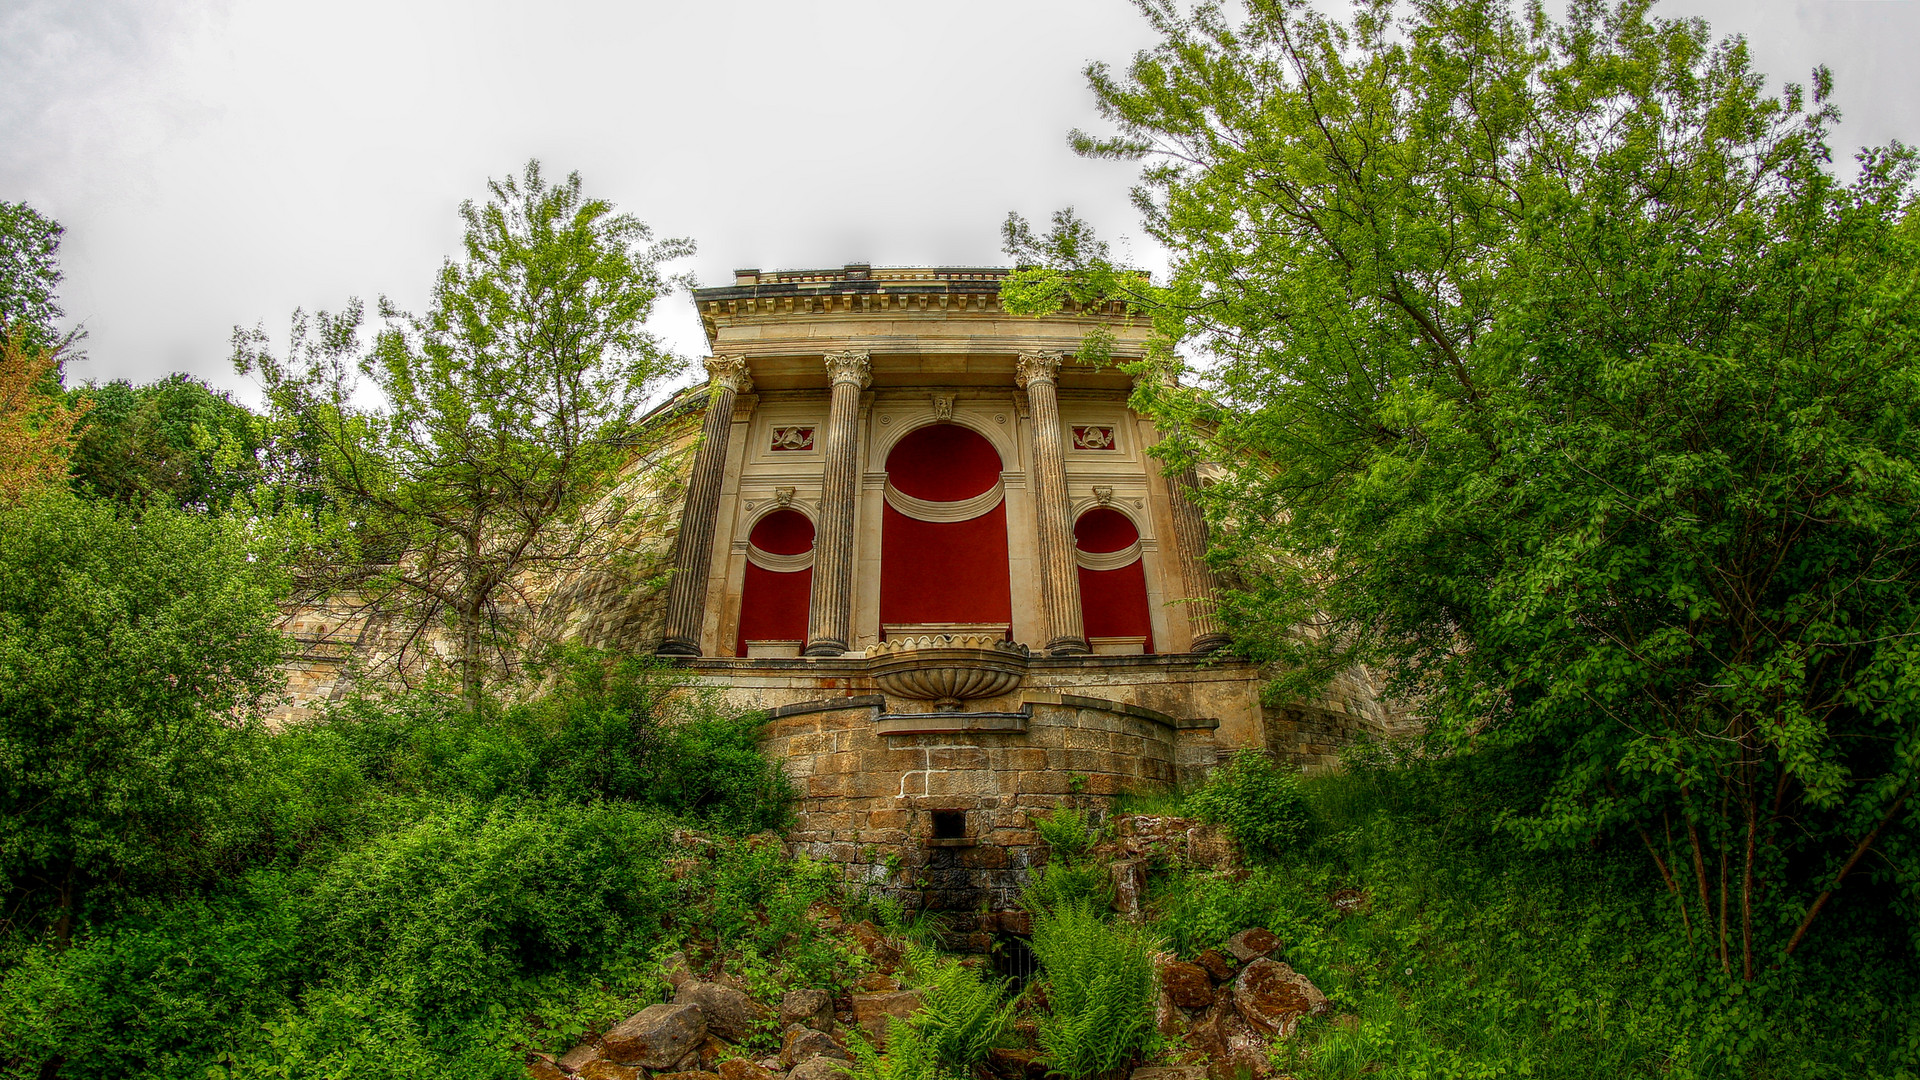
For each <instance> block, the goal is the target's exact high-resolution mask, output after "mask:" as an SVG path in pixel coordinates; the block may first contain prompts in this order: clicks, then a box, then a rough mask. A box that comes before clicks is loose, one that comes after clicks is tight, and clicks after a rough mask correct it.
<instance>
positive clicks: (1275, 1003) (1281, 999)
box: [1233, 960, 1332, 1035]
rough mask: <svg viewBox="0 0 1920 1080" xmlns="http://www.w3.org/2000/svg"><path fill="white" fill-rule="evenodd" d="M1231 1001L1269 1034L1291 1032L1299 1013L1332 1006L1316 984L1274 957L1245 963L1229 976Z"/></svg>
mask: <svg viewBox="0 0 1920 1080" xmlns="http://www.w3.org/2000/svg"><path fill="white" fill-rule="evenodd" d="M1233 1001H1234V1005H1235V1007H1236V1008H1237V1009H1238V1010H1239V1012H1240V1016H1241V1018H1242V1019H1244V1020H1246V1022H1247V1023H1249V1024H1251V1025H1253V1026H1254V1027H1256V1028H1258V1029H1259V1030H1261V1031H1264V1032H1266V1033H1267V1034H1269V1035H1292V1034H1293V1029H1294V1027H1295V1026H1297V1025H1298V1024H1299V1022H1300V1018H1301V1017H1302V1016H1321V1015H1324V1014H1325V1013H1327V1012H1328V1011H1330V1010H1331V1008H1332V1006H1331V1005H1329V1004H1328V1003H1327V995H1325V994H1323V993H1321V992H1320V988H1319V987H1317V986H1315V985H1313V983H1311V982H1309V981H1308V980H1307V977H1306V976H1305V975H1302V974H1300V973H1299V972H1297V971H1295V970H1293V969H1292V968H1290V967H1288V966H1287V965H1285V964H1283V963H1281V962H1279V961H1278V960H1255V961H1254V962H1253V963H1251V964H1248V965H1247V967H1246V970H1245V971H1242V972H1241V973H1240V977H1239V978H1237V979H1235V980H1233Z"/></svg>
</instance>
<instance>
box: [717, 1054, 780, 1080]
mask: <svg viewBox="0 0 1920 1080" xmlns="http://www.w3.org/2000/svg"><path fill="white" fill-rule="evenodd" d="M715 1068H716V1071H717V1072H718V1073H719V1075H720V1080H777V1078H778V1076H779V1074H778V1073H775V1072H774V1071H773V1070H772V1069H769V1068H766V1067H764V1066H761V1065H756V1064H754V1063H753V1062H751V1061H748V1060H747V1059H746V1058H731V1059H729V1060H727V1061H723V1062H721V1063H720V1064H719V1065H718V1066H716V1067H715Z"/></svg>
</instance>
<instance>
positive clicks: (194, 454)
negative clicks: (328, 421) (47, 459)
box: [69, 374, 264, 513]
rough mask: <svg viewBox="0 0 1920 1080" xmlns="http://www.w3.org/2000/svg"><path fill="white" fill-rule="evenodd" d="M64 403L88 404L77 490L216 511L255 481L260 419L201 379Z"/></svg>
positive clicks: (111, 387) (91, 394) (114, 390)
mask: <svg viewBox="0 0 1920 1080" xmlns="http://www.w3.org/2000/svg"><path fill="white" fill-rule="evenodd" d="M69 397H73V398H83V399H85V400H87V401H90V402H91V403H92V408H91V410H90V411H89V412H88V413H87V416H86V419H85V421H84V422H83V423H82V424H81V426H80V432H79V439H78V440H77V442H76V443H75V445H74V450H73V461H72V473H73V475H72V482H73V486H74V489H75V490H76V491H79V492H81V493H83V494H88V495H92V496H95V497H98V498H107V499H114V500H116V501H119V502H123V503H126V504H128V505H132V506H139V505H145V504H146V503H148V502H153V501H160V502H167V503H171V504H173V505H175V506H179V507H183V508H191V509H197V510H203V511H210V512H213V513H219V512H221V511H224V510H227V509H229V508H230V507H231V506H232V505H233V501H234V499H235V498H236V497H239V496H242V495H245V494H247V493H248V492H249V491H250V490H251V489H252V488H253V487H254V486H255V485H256V484H258V483H259V482H260V479H261V475H262V471H261V464H260V458H261V456H262V452H263V449H264V448H263V446H262V425H261V423H260V419H259V418H258V417H256V416H254V414H253V413H252V411H251V410H249V409H248V408H247V407H246V406H244V405H241V404H239V403H237V402H235V401H234V400H233V399H232V398H231V397H229V396H228V395H227V394H225V393H223V392H221V391H216V390H214V389H213V388H212V387H210V386H208V385H207V384H206V383H204V382H202V381H200V380H199V379H196V378H193V377H192V376H189V375H181V374H174V375H169V376H167V377H166V378H164V379H161V380H159V381H157V382H153V383H149V384H147V385H145V386H138V387H136V386H134V385H132V384H131V383H129V382H127V381H126V380H124V379H119V380H115V381H113V382H111V383H108V384H107V385H105V386H89V387H87V388H85V389H84V390H78V391H74V392H73V393H71V394H69Z"/></svg>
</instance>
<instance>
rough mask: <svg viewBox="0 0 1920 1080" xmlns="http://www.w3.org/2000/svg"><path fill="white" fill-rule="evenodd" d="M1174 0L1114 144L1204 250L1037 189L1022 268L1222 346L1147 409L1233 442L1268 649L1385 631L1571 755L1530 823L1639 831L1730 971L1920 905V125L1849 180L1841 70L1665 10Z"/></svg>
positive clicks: (1230, 558) (1247, 589) (1236, 492)
mask: <svg viewBox="0 0 1920 1080" xmlns="http://www.w3.org/2000/svg"><path fill="white" fill-rule="evenodd" d="M1140 6H1141V8H1142V10H1143V11H1144V12H1145V13H1146V14H1147V16H1148V18H1149V19H1150V20H1151V21H1152V22H1153V24H1154V25H1155V27H1156V28H1157V29H1158V31H1159V33H1160V35H1161V38H1162V41H1161V44H1160V45H1158V46H1157V47H1156V48H1154V49H1152V50H1150V51H1148V52H1145V53H1142V54H1140V55H1139V56H1138V57H1137V58H1136V59H1135V60H1134V62H1133V64H1132V66H1131V67H1130V68H1129V69H1128V71H1127V72H1126V73H1125V74H1124V75H1118V74H1116V73H1114V72H1113V71H1111V70H1110V69H1108V68H1107V67H1105V66H1103V65H1094V66H1093V67H1092V68H1090V69H1089V73H1088V74H1089V77H1090V79H1091V81H1092V84H1093V88H1094V90H1095V93H1096V95H1097V96H1098V98H1099V102H1100V107H1101V109H1102V112H1103V113H1104V115H1105V116H1106V117H1107V118H1108V119H1110V120H1111V121H1113V122H1114V124H1115V126H1116V127H1117V129H1118V130H1117V132H1116V133H1115V134H1114V135H1112V136H1111V137H1099V138H1097V137H1093V136H1089V135H1083V134H1076V136H1075V141H1076V145H1077V146H1078V147H1079V148H1080V149H1081V150H1082V151H1083V152H1085V153H1089V154H1094V155H1099V156H1106V157H1112V158H1118V159H1124V160H1134V161H1141V162H1144V170H1143V172H1142V179H1141V184H1140V186H1139V187H1138V188H1137V189H1136V202H1137V203H1138V205H1139V206H1140V207H1141V209H1142V211H1143V212H1144V214H1145V217H1146V223H1147V228H1148V230H1149V231H1150V232H1151V233H1152V235H1153V236H1154V237H1155V238H1156V239H1157V240H1159V241H1160V242H1161V243H1163V244H1164V245H1166V247H1167V248H1168V250H1169V251H1171V252H1172V254H1173V271H1174V273H1173V279H1172V281H1171V282H1170V283H1168V284H1167V285H1165V286H1162V287H1158V288H1155V287H1152V286H1150V285H1147V284H1146V283H1144V281H1143V280H1142V279H1141V278H1139V277H1138V276H1137V275H1127V274H1124V273H1122V272H1121V271H1119V270H1118V269H1117V268H1114V267H1113V266H1111V264H1109V263H1107V262H1106V261H1104V260H1103V259H1102V258H1100V257H1099V255H1100V253H1099V252H1097V251H1095V252H1093V253H1092V257H1089V256H1088V254H1087V252H1088V241H1087V238H1086V237H1085V236H1084V234H1075V233H1073V232H1072V231H1071V230H1069V229H1068V228H1067V227H1066V226H1069V225H1075V224H1077V223H1075V222H1074V221H1073V219H1072V218H1071V215H1068V216H1066V217H1065V218H1063V219H1062V220H1061V221H1058V222H1056V227H1055V229H1054V230H1053V232H1052V233H1051V234H1049V235H1046V236H1036V235H1034V234H1033V232H1032V231H1031V230H1030V229H1027V228H1026V227H1025V225H1024V223H1022V222H1019V221H1018V220H1017V219H1016V220H1013V221H1011V222H1010V224H1009V228H1008V242H1009V245H1010V249H1011V250H1013V251H1014V252H1015V254H1016V255H1017V256H1019V257H1021V258H1022V259H1024V260H1026V261H1028V262H1030V263H1034V264H1037V265H1035V266H1033V267H1031V268H1030V269H1028V270H1026V271H1025V272H1023V273H1022V274H1021V275H1018V276H1017V277H1016V278H1015V280H1014V281H1013V282H1012V283H1011V284H1010V287H1009V290H1008V292H1009V297H1010V301H1011V302H1012V303H1013V304H1016V305H1021V306H1024V307H1026V308H1027V309H1028V310H1032V311H1045V310H1048V309H1049V308H1050V307H1052V306H1055V305H1057V304H1059V303H1061V302H1062V299H1063V298H1070V297H1073V296H1074V295H1076V293H1078V292H1092V293H1100V294H1103V295H1120V296H1124V297H1127V298H1129V299H1131V300H1132V301H1133V302H1134V303H1135V304H1136V306H1137V307H1138V308H1139V309H1140V310H1141V311H1142V312H1144V313H1146V314H1148V315H1149V316H1150V317H1152V318H1153V319H1154V320H1155V322H1156V325H1157V327H1158V328H1159V330H1160V332H1161V335H1162V336H1163V338H1165V339H1166V340H1168V341H1172V340H1176V339H1185V340H1186V341H1188V342H1190V343H1191V344H1192V345H1193V346H1194V347H1195V348H1197V349H1199V350H1200V351H1201V352H1202V353H1204V354H1205V355H1206V356H1207V357H1208V358H1209V359H1210V360H1211V361H1212V366H1211V367H1210V368H1209V371H1208V374H1207V376H1206V378H1205V379H1204V390H1205V391H1206V392H1207V396H1205V397H1202V396H1200V395H1199V394H1196V393H1194V392H1192V391H1183V390H1181V389H1178V388H1176V387H1171V386H1168V385H1166V384H1165V383H1154V384H1151V385H1148V386H1147V387H1146V388H1145V389H1144V390H1143V392H1142V395H1141V401H1140V405H1141V407H1142V408H1145V409H1150V410H1153V411H1156V412H1158V413H1159V414H1160V415H1161V416H1162V417H1163V418H1165V420H1166V421H1167V423H1169V425H1170V426H1173V427H1174V428H1176V429H1179V430H1185V431H1200V430H1204V431H1210V432H1212V435H1211V439H1210V441H1211V443H1212V445H1211V446H1210V447H1209V448H1208V453H1210V454H1212V455H1215V456H1217V459H1218V460H1219V461H1221V462H1224V463H1226V466H1227V469H1228V477H1227V479H1226V480H1225V482H1223V483H1221V484H1218V485H1215V486H1214V487H1212V488H1210V489H1209V490H1208V491H1207V492H1206V493H1205V494H1204V498H1205V500H1206V502H1207V504H1208V505H1207V509H1208V511H1209V514H1210V516H1211V518H1212V519H1213V520H1214V521H1215V523H1216V524H1217V525H1218V526H1219V534H1220V536H1221V537H1222V541H1221V543H1220V546H1219V550H1217V551H1216V552H1215V553H1214V558H1216V559H1217V560H1218V561H1219V563H1220V565H1221V566H1222V568H1223V569H1224V570H1227V571H1229V572H1230V573H1231V574H1232V575H1233V576H1234V577H1236V578H1237V580H1238V581H1239V582H1240V587H1239V588H1237V589H1235V590H1233V592H1232V594H1231V595H1230V596H1229V597H1228V598H1227V603H1226V604H1225V614H1226V616H1227V617H1228V618H1229V619H1230V621H1231V623H1232V625H1233V627H1234V629H1235V631H1236V635H1237V642H1238V644H1237V648H1238V649H1239V650H1240V651H1241V652H1242V653H1243V654H1245V655H1248V656H1251V657H1254V658H1256V659H1261V660H1271V661H1280V662H1283V663H1284V664H1286V665H1289V666H1291V667H1292V668H1294V669H1295V670H1296V671H1298V672H1299V673H1300V674H1299V675H1298V676H1297V677H1296V678H1295V679H1294V680H1293V684H1294V686H1295V688H1301V687H1304V686H1305V685H1307V684H1309V683H1311V682H1312V681H1313V680H1314V679H1316V678H1320V677H1324V676H1325V675H1327V674H1329V673H1330V672H1332V671H1334V670H1337V669H1338V668H1340V667H1343V666H1345V665H1346V664H1348V663H1351V662H1353V661H1354V660H1368V661H1371V662H1375V663H1379V664H1383V665H1387V666H1388V667H1390V668H1391V670H1393V671H1394V672H1396V673H1397V680H1398V681H1397V687H1398V689H1399V690H1400V691H1401V692H1402V693H1405V694H1408V695H1409V696H1413V697H1417V698H1418V699H1419V700H1420V701H1421V703H1422V707H1423V710H1424V711H1425V712H1426V714H1427V716H1428V717H1429V720H1430V724H1431V726H1432V727H1433V728H1434V729H1435V730H1437V731H1440V732H1443V733H1447V734H1450V735H1451V736H1453V737H1454V738H1456V739H1457V740H1459V741H1460V742H1462V743H1463V744H1468V745H1475V744H1479V745H1486V744H1518V745H1523V746H1526V747H1528V748H1530V749H1531V750H1532V751H1533V752H1534V753H1536V754H1538V755H1540V756H1541V757H1543V758H1544V759H1546V760H1549V761H1551V762H1553V763H1554V766H1555V769H1556V770H1557V781H1556V782H1555V783H1554V784H1553V785H1552V787H1551V789H1550V790H1549V791H1547V792H1546V794H1545V796H1544V798H1543V799H1542V803H1541V806H1540V808H1539V810H1538V812H1537V813H1534V814H1529V815H1522V816H1516V817H1514V818H1512V819H1511V820H1510V821H1509V822H1508V824H1509V825H1510V827H1512V828H1514V829H1516V830H1518V831H1519V832H1521V833H1522V834H1523V835H1525V836H1527V837H1529V838H1531V839H1532V840H1533V841H1535V842H1537V843H1540V844H1574V843H1578V842H1583V841H1587V840H1590V839H1593V838H1595V837H1598V836H1602V835H1608V834H1618V835H1623V836H1625V837H1628V838H1635V837H1637V838H1638V841H1641V842H1644V846H1645V849H1646V851H1647V852H1648V854H1649V856H1650V857H1651V859H1652V862H1653V863H1654V864H1655V865H1656V866H1657V868H1658V870H1659V873H1660V876H1661V880H1662V881H1664V882H1665V884H1666V887H1667V889H1668V890H1669V891H1670V893H1671V895H1672V897H1673V899H1674V901H1675V903H1676V906H1677V908H1678V910H1679V915H1680V918H1681V919H1682V920H1683V921H1684V922H1685V924H1686V926H1687V928H1688V932H1689V933H1690V934H1691V935H1692V936H1693V937H1694V938H1695V939H1696V940H1697V941H1699V942H1700V944H1701V945H1702V946H1703V947H1704V948H1706V949H1708V950H1710V951H1711V953H1712V954H1713V955H1715V956H1716V957H1717V958H1718V961H1719V963H1720V965H1721V966H1722V967H1723V968H1724V969H1726V970H1732V969H1733V968H1734V967H1735V966H1738V967H1740V969H1741V970H1742V971H1743V972H1744V973H1745V974H1746V975H1747V976H1748V977H1751V975H1752V973H1753V970H1754V965H1755V962H1756V959H1755V958H1756V954H1764V953H1766V952H1769V951H1771V952H1773V953H1774V955H1776V956H1778V955H1779V954H1781V953H1787V954H1791V953H1792V952H1793V951H1794V950H1795V949H1796V948H1798V947H1799V946H1800V945H1801V943H1802V942H1803V941H1805V940H1806V939H1807V934H1808V932H1809V930H1810V928H1812V927H1813V926H1814V924H1815V920H1816V917H1817V916H1818V915H1819V913H1820V912H1821V910H1822V909H1823V908H1824V907H1826V906H1828V903H1829V898H1830V897H1831V896H1832V895H1833V891H1834V890H1835V889H1836V888H1838V887H1839V885H1840V884H1841V883H1842V882H1850V878H1851V881H1858V880H1859V877H1860V876H1862V875H1865V876H1868V877H1870V878H1871V879H1873V880H1874V881H1875V882H1877V883H1878V884H1879V885H1880V886H1882V887H1884V888H1885V892H1884V893H1883V896H1884V897H1885V898H1887V899H1893V900H1897V901H1898V902H1900V903H1903V904H1905V905H1907V906H1906V907H1905V908H1904V909H1903V910H1906V911H1908V912H1909V914H1911V913H1912V912H1913V911H1914V907H1913V905H1914V902H1915V901H1916V900H1920V874H1916V873H1915V872H1914V871H1913V869H1912V867H1913V865H1914V863H1913V859H1912V854H1913V836H1914V825H1915V824H1916V823H1920V817H1917V816H1916V814H1917V813H1920V812H1916V810H1915V809H1914V800H1913V799H1912V798H1911V794H1912V792H1913V789H1914V787H1915V786H1916V783H1920V667H1916V665H1915V663H1914V660H1915V657H1916V652H1915V650H1916V647H1920V585H1917V583H1916V582H1917V579H1916V571H1920V517H1917V516H1916V515H1917V514H1920V473H1916V469H1915V459H1916V451H1917V450H1920V444H1917V443H1916V440H1917V439H1920V426H1917V424H1916V421H1920V392H1916V391H1920V350H1916V348H1915V345H1916V331H1920V304H1916V302H1915V300H1916V295H1915V290H1916V288H1917V287H1920V219H1917V218H1916V215H1915V213H1914V203H1913V194H1912V179H1913V169H1914V164H1913V155H1912V154H1911V153H1910V152H1909V151H1907V150H1906V149H1905V148H1903V147H1900V146H1898V145H1897V144H1896V145H1894V146H1892V147H1889V148H1885V149H1878V150H1867V151H1864V152H1863V153H1862V154H1861V155H1860V157H1859V168H1858V173H1857V177H1856V178H1855V179H1854V180H1852V181H1851V182H1842V181H1840V180H1838V179H1837V178H1836V177H1835V176H1834V174H1833V170H1832V168H1831V166H1830V161H1829V157H1830V155H1829V152H1828V149H1827V145H1826V136H1827V132H1828V130H1829V127H1830V125H1831V124H1832V123H1833V121H1834V119H1835V117H1836V114H1835V112H1834V110H1833V109H1832V107H1831V106H1830V105H1829V104H1827V102H1826V98H1827V95H1828V93H1829V91H1830V83H1831V79H1830V76H1829V75H1828V74H1827V72H1826V71H1825V70H1819V71H1816V72H1815V74H1814V79H1813V89H1812V93H1811V95H1810V98H1809V95H1808V94H1807V93H1806V92H1805V91H1804V90H1803V89H1802V88H1800V87H1797V86H1792V85H1789V86H1788V87H1787V88H1786V90H1785V91H1784V93H1782V94H1781V95H1779V96H1770V95H1769V94H1768V93H1767V91H1766V89H1765V86H1764V83H1763V80H1762V78H1761V77H1760V76H1759V75H1758V74H1756V73H1755V72H1754V71H1753V70H1752V69H1751V67H1750V66H1749V62H1748V56H1747V50H1746V47H1745V45H1744V43H1743V42H1741V41H1740V40H1738V39H1734V40H1730V41H1723V42H1719V43H1715V42H1713V41H1712V39H1711V38H1710V36H1709V33H1708V30H1707V27H1706V25H1705V24H1704V23H1702V22H1700V21H1697V20H1691V21H1674V20H1654V19H1650V18H1648V16H1647V9H1648V7H1649V5H1648V4H1647V3H1644V2H1638V0H1629V2H1624V3H1619V4H1614V5H1608V4H1603V3H1599V2H1595V0H1578V2H1576V3H1575V4H1573V5H1572V7H1571V8H1570V10H1569V13H1568V16H1567V18H1566V20H1565V21H1564V22H1554V21H1552V20H1550V19H1549V18H1548V17H1547V16H1546V14H1545V13H1544V9H1542V8H1540V7H1538V6H1531V7H1528V8H1526V9H1525V10H1524V11H1522V12H1518V13H1516V12H1515V11H1514V10H1513V9H1512V8H1510V7H1509V6H1508V5H1506V4H1504V3H1501V2H1498V0H1424V2H1417V3H1412V4H1409V5H1406V6H1404V7H1400V6H1396V5H1394V4H1391V3H1387V2H1384V0H1375V2H1370V3H1366V4H1363V5H1361V6H1360V7H1359V9H1358V11H1357V13H1356V14H1355V15H1354V16H1353V17H1352V19H1351V20H1349V21H1346V22H1339V21H1335V20H1331V19H1328V18H1326V17H1324V16H1322V15H1320V14H1317V13H1315V12H1313V11H1312V10H1310V9H1308V8H1306V7H1304V6H1302V5H1297V4H1290V3H1254V4H1251V5H1249V7H1248V10H1247V13H1246V15H1245V17H1244V18H1242V19H1240V20H1239V21H1235V20H1233V19H1230V18H1229V17H1228V16H1227V15H1226V14H1225V13H1224V12H1223V11H1222V10H1220V9H1219V8H1216V7H1213V6H1201V7H1198V8H1195V9H1192V10H1187V9H1185V8H1183V7H1181V6H1180V5H1178V4H1176V3H1174V2H1173V0H1143V2H1142V3H1141V5H1140ZM1162 355H1163V356H1168V355H1171V353H1170V351H1169V350H1164V349H1163V350H1162ZM1175 447H1176V451H1181V449H1182V448H1181V447H1180V444H1179V442H1178V441H1177V440H1176V443H1175ZM1191 449H1192V443H1191V441H1189V443H1188V444H1187V447H1186V449H1185V451H1184V452H1191ZM1870 853H1871V857H1869V854H1870ZM1903 866H1904V867H1907V869H1904V870H1902V869H1900V867H1903ZM1850 883H1851V882H1850ZM1763 958H1764V957H1763Z"/></svg>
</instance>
